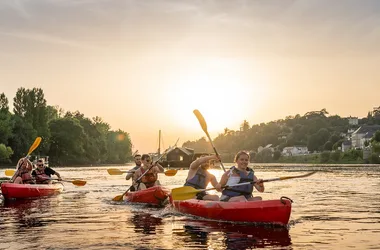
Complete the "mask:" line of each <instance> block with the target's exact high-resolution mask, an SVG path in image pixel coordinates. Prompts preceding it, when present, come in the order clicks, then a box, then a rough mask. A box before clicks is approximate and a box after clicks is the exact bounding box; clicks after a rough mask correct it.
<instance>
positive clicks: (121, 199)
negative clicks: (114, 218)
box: [112, 194, 124, 201]
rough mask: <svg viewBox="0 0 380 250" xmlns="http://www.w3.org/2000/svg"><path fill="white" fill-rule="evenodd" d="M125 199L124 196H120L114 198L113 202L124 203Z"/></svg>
mask: <svg viewBox="0 0 380 250" xmlns="http://www.w3.org/2000/svg"><path fill="white" fill-rule="evenodd" d="M123 197H124V194H122V195H118V196H116V197H115V198H113V199H112V200H113V201H123Z"/></svg>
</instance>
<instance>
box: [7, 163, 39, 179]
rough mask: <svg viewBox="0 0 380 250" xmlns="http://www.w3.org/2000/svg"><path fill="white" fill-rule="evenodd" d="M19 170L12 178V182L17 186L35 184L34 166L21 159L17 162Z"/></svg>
mask: <svg viewBox="0 0 380 250" xmlns="http://www.w3.org/2000/svg"><path fill="white" fill-rule="evenodd" d="M17 166H18V169H17V171H16V173H15V174H14V175H13V177H12V178H11V182H13V183H15V184H34V183H35V182H34V179H33V177H32V175H31V172H32V170H33V164H32V162H31V161H29V159H27V158H21V159H20V160H19V161H18V162H17Z"/></svg>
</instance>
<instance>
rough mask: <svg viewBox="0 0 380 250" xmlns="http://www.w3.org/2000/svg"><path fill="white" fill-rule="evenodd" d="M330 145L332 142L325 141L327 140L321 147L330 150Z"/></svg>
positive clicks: (331, 145)
mask: <svg viewBox="0 0 380 250" xmlns="http://www.w3.org/2000/svg"><path fill="white" fill-rule="evenodd" d="M332 147H333V144H332V142H331V141H327V142H326V143H325V145H323V149H324V150H327V151H331V150H332Z"/></svg>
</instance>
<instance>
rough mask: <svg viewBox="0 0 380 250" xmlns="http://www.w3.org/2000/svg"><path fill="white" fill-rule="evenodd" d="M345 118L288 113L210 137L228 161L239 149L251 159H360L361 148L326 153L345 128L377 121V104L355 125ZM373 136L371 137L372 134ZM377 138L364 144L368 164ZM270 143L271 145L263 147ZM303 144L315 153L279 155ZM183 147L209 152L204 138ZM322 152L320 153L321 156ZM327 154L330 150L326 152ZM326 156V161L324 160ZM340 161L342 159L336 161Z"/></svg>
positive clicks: (335, 146) (341, 137) (323, 113)
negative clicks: (369, 147) (368, 146)
mask: <svg viewBox="0 0 380 250" xmlns="http://www.w3.org/2000/svg"><path fill="white" fill-rule="evenodd" d="M348 119H349V118H342V117H340V116H338V115H333V116H328V112H327V111H326V109H322V110H320V111H311V112H307V113H306V114H305V115H303V116H301V115H299V114H297V115H295V116H288V117H286V118H285V119H280V120H276V121H272V122H268V123H261V124H257V125H253V126H250V125H249V123H248V122H247V121H246V120H245V121H244V122H243V123H242V124H241V126H240V130H238V131H234V130H230V129H228V128H225V129H224V132H223V133H220V134H219V135H218V136H217V137H216V138H215V139H214V140H213V142H214V145H215V147H216V148H217V149H218V151H220V153H221V155H222V159H223V160H225V161H228V162H231V161H232V160H233V155H234V154H235V153H236V152H238V151H239V150H242V149H244V150H248V151H250V152H251V160H252V161H253V162H297V161H299V162H310V163H316V162H339V161H340V160H342V159H344V162H356V163H358V162H362V161H360V158H361V160H362V158H363V156H362V155H363V153H362V152H361V150H355V149H353V150H351V151H349V152H346V153H345V154H343V153H341V152H340V153H339V152H338V153H335V155H333V156H332V157H331V158H330V155H329V156H328V157H327V154H328V153H326V152H332V151H334V152H336V151H339V150H338V149H339V148H340V147H341V145H342V142H343V141H344V140H345V139H344V137H345V135H346V134H347V131H348V129H356V128H358V127H359V126H361V125H374V124H380V107H379V108H375V109H374V110H373V111H370V112H368V115H367V117H365V118H361V119H359V120H358V122H359V124H358V125H356V126H355V125H349V121H348ZM374 137H375V136H374ZM379 139H380V138H379ZM379 141H380V140H377V139H375V138H373V139H372V140H371V141H370V142H368V144H372V145H373V146H372V149H373V150H372V154H374V155H371V157H370V159H372V160H370V162H371V163H376V159H379V157H378V156H379V153H380V150H377V149H378V147H377V145H378V143H379ZM269 144H271V148H273V149H274V151H273V150H272V149H271V148H265V147H266V146H267V145H269ZM288 146H289V147H292V146H306V147H307V148H308V150H309V151H310V152H315V153H316V154H314V156H310V157H309V158H305V157H303V158H302V159H301V160H300V159H298V158H286V157H283V156H281V152H282V150H283V148H285V147H288ZM183 147H189V148H194V149H195V150H196V151H206V152H212V148H211V147H210V143H208V142H207V141H206V139H205V138H201V139H199V140H196V141H187V142H185V143H184V144H183ZM322 152H325V153H323V155H322ZM329 154H330V153H329ZM326 159H327V160H326ZM340 163H342V162H340Z"/></svg>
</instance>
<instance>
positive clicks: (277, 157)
mask: <svg viewBox="0 0 380 250" xmlns="http://www.w3.org/2000/svg"><path fill="white" fill-rule="evenodd" d="M280 157H281V152H280V151H278V150H276V151H274V153H273V160H275V161H277V160H278V159H280Z"/></svg>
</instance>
